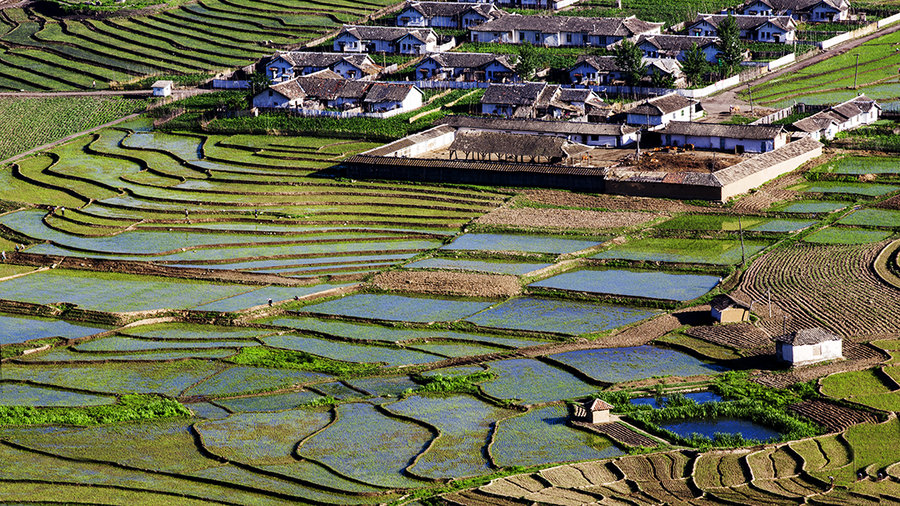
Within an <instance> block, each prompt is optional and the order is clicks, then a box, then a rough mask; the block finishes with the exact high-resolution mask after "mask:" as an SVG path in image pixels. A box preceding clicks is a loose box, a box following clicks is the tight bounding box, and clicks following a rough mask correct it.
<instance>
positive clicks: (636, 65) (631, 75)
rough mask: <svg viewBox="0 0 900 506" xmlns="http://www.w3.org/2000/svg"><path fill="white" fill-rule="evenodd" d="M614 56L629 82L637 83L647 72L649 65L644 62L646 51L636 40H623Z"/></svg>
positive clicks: (631, 83)
mask: <svg viewBox="0 0 900 506" xmlns="http://www.w3.org/2000/svg"><path fill="white" fill-rule="evenodd" d="M613 56H614V57H615V59H616V66H617V67H619V70H621V71H622V72H624V73H625V77H626V80H627V81H628V84H630V85H632V86H634V85H636V84H637V83H638V81H640V80H641V78H643V77H644V75H645V74H646V73H647V66H646V65H644V62H643V58H644V52H643V51H641V48H639V47H637V45H636V44H635V43H634V42H631V41H630V40H628V39H624V40H622V43H621V44H619V45H618V46H616V48H615V50H614V51H613Z"/></svg>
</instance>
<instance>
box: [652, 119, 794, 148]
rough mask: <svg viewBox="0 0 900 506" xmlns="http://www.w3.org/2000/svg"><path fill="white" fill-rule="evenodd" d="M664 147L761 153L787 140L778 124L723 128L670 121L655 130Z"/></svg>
mask: <svg viewBox="0 0 900 506" xmlns="http://www.w3.org/2000/svg"><path fill="white" fill-rule="evenodd" d="M657 132H659V135H660V142H661V143H662V145H664V146H688V145H692V146H693V147H694V148H696V149H714V150H719V151H732V152H735V153H738V154H740V153H765V152H767V151H774V150H776V149H778V148H780V147H781V146H784V145H785V144H787V143H788V141H789V140H790V136H789V134H788V132H787V130H785V129H784V127H782V126H780V125H726V124H720V123H691V122H687V121H672V122H670V123H669V124H667V125H666V126H664V127H663V128H661V129H659V130H657Z"/></svg>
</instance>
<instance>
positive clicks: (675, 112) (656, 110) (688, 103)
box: [626, 93, 704, 128]
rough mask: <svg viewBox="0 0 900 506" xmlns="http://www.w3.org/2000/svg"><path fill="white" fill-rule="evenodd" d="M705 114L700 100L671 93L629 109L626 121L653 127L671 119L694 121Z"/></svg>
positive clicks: (666, 122) (631, 123)
mask: <svg viewBox="0 0 900 506" xmlns="http://www.w3.org/2000/svg"><path fill="white" fill-rule="evenodd" d="M703 114H704V111H703V108H702V107H701V106H700V102H699V101H697V100H694V99H690V98H687V97H683V96H681V95H679V94H677V93H670V94H668V95H663V96H661V97H656V98H651V99H648V100H646V101H644V102H641V103H640V104H639V105H637V106H635V107H632V108H631V109H628V110H627V111H626V116H627V118H628V119H627V121H626V123H628V124H629V125H642V126H645V127H647V128H653V127H658V126H660V125H667V124H668V123H669V122H670V121H694V120H696V119H700V118H702V117H703Z"/></svg>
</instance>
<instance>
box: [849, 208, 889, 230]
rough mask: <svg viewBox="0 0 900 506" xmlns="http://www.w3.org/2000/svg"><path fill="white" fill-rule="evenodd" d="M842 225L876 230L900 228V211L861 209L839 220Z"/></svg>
mask: <svg viewBox="0 0 900 506" xmlns="http://www.w3.org/2000/svg"><path fill="white" fill-rule="evenodd" d="M838 223H839V224H841V225H851V226H854V225H855V226H858V227H876V228H900V211H891V210H888V209H860V210H858V211H853V212H852V213H851V214H849V215H847V216H846V217H844V218H841V219H840V220H838Z"/></svg>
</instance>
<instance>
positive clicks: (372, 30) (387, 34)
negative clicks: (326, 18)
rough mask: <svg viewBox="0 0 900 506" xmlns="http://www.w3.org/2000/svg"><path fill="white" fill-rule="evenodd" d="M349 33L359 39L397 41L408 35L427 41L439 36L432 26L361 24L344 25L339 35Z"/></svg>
mask: <svg viewBox="0 0 900 506" xmlns="http://www.w3.org/2000/svg"><path fill="white" fill-rule="evenodd" d="M342 33H349V34H350V35H353V36H354V37H356V38H357V39H359V40H388V41H396V40H399V39H402V38H403V37H405V36H407V35H411V36H413V37H415V38H416V39H418V40H420V41H422V42H425V41H426V40H428V38H429V37H434V38H437V35H435V33H434V30H432V29H431V28H405V27H399V26H360V25H344V26H343V27H342V28H341V31H340V32H339V33H338V35H340V34H342Z"/></svg>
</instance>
